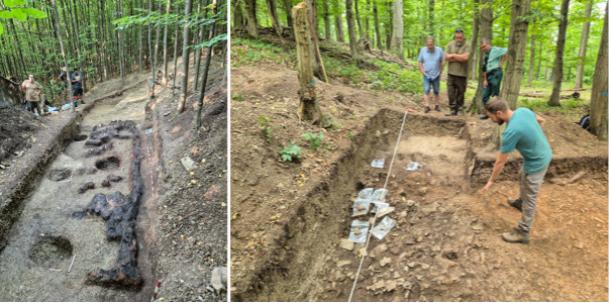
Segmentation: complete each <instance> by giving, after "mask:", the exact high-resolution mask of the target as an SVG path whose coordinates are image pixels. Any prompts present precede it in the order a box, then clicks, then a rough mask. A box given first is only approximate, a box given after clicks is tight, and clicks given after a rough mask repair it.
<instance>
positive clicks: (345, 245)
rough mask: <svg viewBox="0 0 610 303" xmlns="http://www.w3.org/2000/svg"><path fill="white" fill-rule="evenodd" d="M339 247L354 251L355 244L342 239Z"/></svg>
mask: <svg viewBox="0 0 610 303" xmlns="http://www.w3.org/2000/svg"><path fill="white" fill-rule="evenodd" d="M339 247H341V248H343V249H346V250H353V249H354V242H352V241H350V240H349V239H341V243H339Z"/></svg>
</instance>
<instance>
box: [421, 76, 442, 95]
mask: <svg viewBox="0 0 610 303" xmlns="http://www.w3.org/2000/svg"><path fill="white" fill-rule="evenodd" d="M440 86H441V75H438V76H437V77H436V78H434V79H430V78H428V77H427V76H424V95H426V96H427V95H428V94H429V93H430V89H432V90H433V91H434V94H435V95H436V96H438V94H439V92H440Z"/></svg>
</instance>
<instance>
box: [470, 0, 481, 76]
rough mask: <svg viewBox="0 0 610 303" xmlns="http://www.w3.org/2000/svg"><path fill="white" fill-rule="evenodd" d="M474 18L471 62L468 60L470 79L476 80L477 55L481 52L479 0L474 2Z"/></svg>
mask: <svg viewBox="0 0 610 303" xmlns="http://www.w3.org/2000/svg"><path fill="white" fill-rule="evenodd" d="M472 11H473V14H474V15H473V16H472V38H470V58H469V59H470V60H468V70H469V71H470V79H476V76H477V75H478V73H477V66H478V64H477V61H476V60H475V59H476V54H477V53H478V50H479V45H478V44H479V43H478V42H479V23H480V22H481V21H480V19H481V18H480V17H479V0H474V1H473V9H472Z"/></svg>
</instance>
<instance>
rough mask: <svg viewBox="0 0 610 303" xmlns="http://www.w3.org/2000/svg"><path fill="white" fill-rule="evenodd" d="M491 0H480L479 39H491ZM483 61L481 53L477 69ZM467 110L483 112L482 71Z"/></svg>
mask: <svg viewBox="0 0 610 303" xmlns="http://www.w3.org/2000/svg"><path fill="white" fill-rule="evenodd" d="M491 1H492V0H481V1H480V9H481V15H480V16H479V41H482V40H488V41H492V40H491V39H492V30H491V28H492V23H493V10H492V7H491ZM484 63H485V56H483V54H482V53H481V54H480V56H479V67H478V68H479V70H482V69H483V65H484ZM469 111H471V112H474V111H476V112H478V113H483V112H484V109H483V73H481V72H479V83H478V85H477V91H476V93H475V95H474V97H473V98H472V103H471V105H470V109H469Z"/></svg>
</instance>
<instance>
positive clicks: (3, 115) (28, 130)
mask: <svg viewBox="0 0 610 303" xmlns="http://www.w3.org/2000/svg"><path fill="white" fill-rule="evenodd" d="M41 127H43V124H42V122H41V120H40V118H38V117H36V116H35V115H34V114H32V113H30V112H28V111H25V110H22V109H19V108H16V107H12V106H8V107H0V165H2V162H3V161H4V160H6V159H8V158H9V157H11V156H13V155H20V154H23V153H24V152H25V150H26V149H28V148H29V147H30V146H31V145H32V143H34V142H36V141H35V140H36V139H35V138H34V136H33V135H34V133H35V132H36V131H37V130H38V129H40V128H41ZM3 169H4V168H3Z"/></svg>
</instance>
